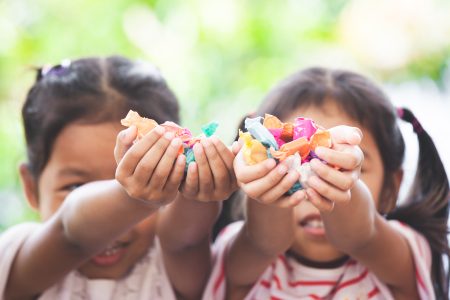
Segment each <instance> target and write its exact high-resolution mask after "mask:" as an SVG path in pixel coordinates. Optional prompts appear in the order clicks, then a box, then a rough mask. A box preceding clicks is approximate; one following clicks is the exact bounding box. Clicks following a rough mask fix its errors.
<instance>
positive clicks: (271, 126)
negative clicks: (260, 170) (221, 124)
mask: <svg viewBox="0 0 450 300" xmlns="http://www.w3.org/2000/svg"><path fill="white" fill-rule="evenodd" d="M261 121H263V123H262V124H261ZM245 128H246V129H247V130H248V132H240V133H239V137H240V139H241V140H242V141H243V142H244V146H243V150H242V151H243V157H244V160H245V162H246V163H247V164H249V165H253V164H256V163H259V162H261V161H263V160H265V159H267V158H271V157H273V158H275V159H276V160H277V162H281V161H286V163H287V165H288V166H289V170H296V171H297V172H299V173H300V181H299V182H296V183H295V184H294V185H293V186H292V188H291V189H290V190H289V191H288V194H293V193H295V192H296V191H298V190H300V189H303V188H304V187H306V182H307V180H308V178H309V177H310V176H312V175H313V171H312V170H311V168H310V165H309V161H310V160H311V159H313V158H317V156H316V155H315V153H314V150H315V149H316V147H318V146H321V147H327V148H331V145H332V143H331V135H330V132H329V131H327V130H325V129H323V128H321V127H319V126H317V125H316V124H315V122H314V121H313V120H311V119H307V118H301V117H299V118H296V119H295V122H294V123H293V124H292V123H283V122H281V121H280V120H279V119H278V118H277V117H275V116H272V115H269V114H266V115H265V117H264V118H262V117H257V118H253V119H250V118H247V119H246V120H245Z"/></svg>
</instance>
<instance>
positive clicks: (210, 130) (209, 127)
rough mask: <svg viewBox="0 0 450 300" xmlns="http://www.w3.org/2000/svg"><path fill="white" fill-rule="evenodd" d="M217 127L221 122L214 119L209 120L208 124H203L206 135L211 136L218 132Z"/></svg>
mask: <svg viewBox="0 0 450 300" xmlns="http://www.w3.org/2000/svg"><path fill="white" fill-rule="evenodd" d="M217 127H219V123H217V122H215V121H212V122H209V123H208V124H206V125H203V126H202V131H203V133H204V134H205V136H206V137H210V136H212V135H213V134H214V133H215V132H216V130H217Z"/></svg>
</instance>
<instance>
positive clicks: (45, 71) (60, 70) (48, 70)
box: [36, 59, 72, 81]
mask: <svg viewBox="0 0 450 300" xmlns="http://www.w3.org/2000/svg"><path fill="white" fill-rule="evenodd" d="M71 64H72V62H71V61H70V60H69V59H64V60H63V61H61V63H60V64H58V65H55V66H50V65H45V66H43V67H42V68H39V69H38V74H37V78H36V79H37V80H38V81H39V80H41V79H42V78H44V77H46V76H49V75H55V76H61V75H63V74H65V73H66V72H67V70H68V69H69V68H70V65H71Z"/></svg>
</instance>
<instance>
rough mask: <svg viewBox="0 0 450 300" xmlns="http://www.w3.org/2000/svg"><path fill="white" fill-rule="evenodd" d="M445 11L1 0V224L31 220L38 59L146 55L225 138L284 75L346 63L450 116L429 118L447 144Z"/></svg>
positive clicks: (383, 2)
mask: <svg viewBox="0 0 450 300" xmlns="http://www.w3.org/2000/svg"><path fill="white" fill-rule="evenodd" d="M449 16H450V1H448V0H395V1H391V0H359V1H358V0H353V1H345V0H290V1H289V0H279V1H255V0H244V1H242V0H240V1H239V0H226V1H224V0H183V1H181V0H165V1H158V0H152V1H131V0H116V1H106V0H96V1H90V0H78V1H57V0H3V1H0V231H1V229H4V228H6V227H7V226H9V225H11V224H14V223H17V222H20V221H22V220H24V219H30V218H31V219H32V218H36V216H35V215H34V214H33V213H32V212H31V211H30V210H29V209H28V208H27V206H26V205H25V204H24V202H25V201H24V200H23V196H22V195H21V192H20V183H19V180H18V173H17V166H18V164H19V162H20V161H22V160H23V159H24V158H25V153H24V139H23V133H22V127H21V120H20V107H21V103H22V101H23V99H24V96H25V93H26V92H27V89H28V88H29V87H30V86H31V85H32V83H33V80H34V77H35V72H33V69H32V67H34V66H41V65H43V64H55V63H59V62H60V61H61V60H62V59H65V58H77V57H80V56H92V55H111V54H121V55H125V56H127V57H130V58H139V59H145V60H149V61H151V62H152V63H154V64H155V65H157V66H158V67H159V68H160V69H161V71H162V73H163V74H164V75H165V77H166V79H167V80H168V82H169V84H170V85H171V87H172V88H173V89H174V91H175V92H176V94H177V95H178V97H179V98H180V100H181V106H182V120H183V125H185V126H188V127H189V128H191V129H192V130H193V131H194V132H198V131H199V128H200V125H201V124H203V123H205V122H207V121H209V120H212V119H215V120H217V121H219V123H220V124H221V126H220V129H219V135H220V136H222V137H223V138H224V139H225V140H231V138H232V137H233V135H234V133H235V129H236V126H237V124H238V122H239V120H240V119H241V117H242V115H243V114H245V113H246V112H250V111H252V110H254V109H255V108H256V106H257V104H258V103H259V101H260V100H261V98H262V97H263V95H264V94H265V93H266V92H267V91H268V90H269V88H270V87H271V86H272V85H273V84H274V83H276V82H277V81H278V80H280V79H281V78H283V77H285V76H286V75H288V74H289V73H291V72H293V71H295V70H297V69H299V68H301V67H307V66H312V65H321V66H327V67H345V68H349V69H353V70H356V71H359V72H362V73H364V74H366V75H368V76H370V77H372V78H373V79H374V80H376V81H377V82H379V83H382V84H383V85H384V86H385V87H386V89H387V91H388V93H389V94H390V95H392V96H393V97H394V98H398V99H400V98H401V99H403V100H401V101H403V102H401V101H400V103H401V104H410V105H412V106H415V107H419V110H421V111H423V112H422V113H423V114H425V113H426V112H427V111H428V115H425V116H424V117H425V118H429V119H430V120H433V121H434V123H436V120H437V119H436V116H434V117H433V116H432V115H433V113H438V114H439V113H440V114H441V115H442V116H443V118H445V115H446V114H447V113H448V114H447V119H444V120H443V122H444V125H445V124H446V125H447V126H442V124H437V125H433V126H434V127H432V128H433V130H435V131H436V132H438V131H439V132H438V133H437V134H440V135H441V140H443V139H444V137H442V135H443V133H446V137H445V141H447V140H448V134H450V132H449V129H444V130H447V131H444V132H442V130H441V129H442V128H450V126H448V125H450V124H449V123H450V122H449V121H448V116H450V110H449V107H450V106H449V104H448V103H449V102H450V101H449V99H448V98H449V96H448V95H449V88H450V84H449V81H450V71H449V64H450V38H449V36H450V18H449ZM430 101H431V102H430ZM430 103H431V104H430ZM420 107H426V108H425V109H423V110H422V109H420ZM427 109H428V110H427ZM429 115H430V116H429ZM427 116H428V117H427ZM438 119H439V118H438ZM441 123H442V121H441ZM447 133H448V134H447ZM440 147H441V149H444V150H445V149H449V146H448V142H441V144H440ZM447 153H450V152H448V151H447ZM446 162H447V166H448V160H447V161H446Z"/></svg>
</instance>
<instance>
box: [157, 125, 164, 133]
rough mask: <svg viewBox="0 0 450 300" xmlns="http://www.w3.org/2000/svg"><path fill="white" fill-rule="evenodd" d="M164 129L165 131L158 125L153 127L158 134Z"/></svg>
mask: <svg viewBox="0 0 450 300" xmlns="http://www.w3.org/2000/svg"><path fill="white" fill-rule="evenodd" d="M164 131H166V130H165V129H164V127H162V126H159V125H158V126H156V127H155V132H156V133H158V134H161V135H162V134H163V133H164Z"/></svg>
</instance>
